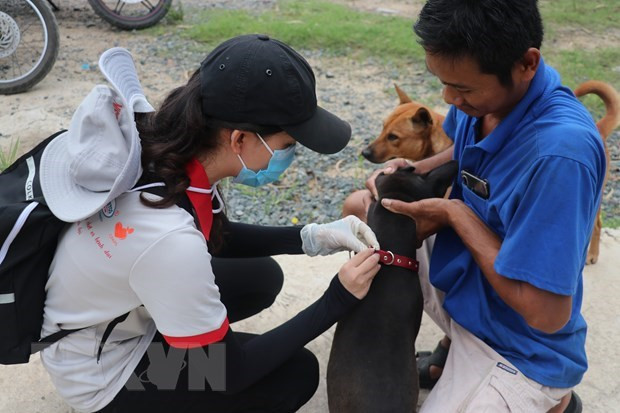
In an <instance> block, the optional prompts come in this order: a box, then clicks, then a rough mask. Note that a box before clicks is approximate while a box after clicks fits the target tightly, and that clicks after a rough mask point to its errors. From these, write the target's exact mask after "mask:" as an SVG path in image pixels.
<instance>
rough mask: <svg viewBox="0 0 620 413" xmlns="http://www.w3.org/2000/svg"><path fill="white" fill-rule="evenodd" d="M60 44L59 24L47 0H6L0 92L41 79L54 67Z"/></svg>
mask: <svg viewBox="0 0 620 413" xmlns="http://www.w3.org/2000/svg"><path fill="white" fill-rule="evenodd" d="M58 46H59V39H58V25H57V23H56V18H55V17H54V13H52V10H51V9H50V7H49V5H48V4H47V2H46V1H45V0H3V1H2V3H1V5H0V94H3V95H10V94H13V93H21V92H24V91H26V90H28V89H30V88H31V87H33V86H34V85H35V84H37V83H38V82H40V81H41V80H42V79H43V78H44V77H45V76H46V75H47V74H48V73H49V71H50V70H52V66H54V62H55V61H56V57H57V56H58Z"/></svg>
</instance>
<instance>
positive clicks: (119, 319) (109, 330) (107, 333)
mask: <svg viewBox="0 0 620 413" xmlns="http://www.w3.org/2000/svg"><path fill="white" fill-rule="evenodd" d="M127 316H129V313H128V312H127V313H125V314H123V315H120V316H118V317H116V318H115V319H114V320H112V321H110V323H109V324H108V326H107V327H106V328H105V331H104V332H103V337H101V343H99V350H98V351H97V364H99V360H100V359H101V352H102V351H103V346H104V345H105V342H106V341H107V340H108V337H110V334H112V330H114V327H116V325H117V324H119V323H122V322H123V321H125V320H126V319H127Z"/></svg>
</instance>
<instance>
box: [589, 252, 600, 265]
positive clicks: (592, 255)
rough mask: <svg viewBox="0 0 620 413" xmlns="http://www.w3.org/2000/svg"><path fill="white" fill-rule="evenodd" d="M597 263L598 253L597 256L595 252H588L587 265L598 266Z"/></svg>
mask: <svg viewBox="0 0 620 413" xmlns="http://www.w3.org/2000/svg"><path fill="white" fill-rule="evenodd" d="M597 261H598V253H597V254H595V253H593V252H588V255H587V256H586V265H591V264H596V262H597Z"/></svg>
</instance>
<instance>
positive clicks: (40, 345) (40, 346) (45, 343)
mask: <svg viewBox="0 0 620 413" xmlns="http://www.w3.org/2000/svg"><path fill="white" fill-rule="evenodd" d="M84 328H85V327H83V328H76V329H73V330H60V331H57V332H55V333H54V334H50V335H49V336H47V337H43V338H42V339H40V340H39V341H37V342H36V343H33V344H32V346H31V347H30V354H35V353H38V352H39V351H41V350H44V349H46V348H48V347H49V346H51V345H52V344H54V343H55V342H57V341H58V340H60V339H61V338H63V337H65V336H68V335H69V334H71V333H74V332H76V331H80V330H82V329H84Z"/></svg>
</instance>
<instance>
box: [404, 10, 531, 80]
mask: <svg viewBox="0 0 620 413" xmlns="http://www.w3.org/2000/svg"><path fill="white" fill-rule="evenodd" d="M413 30H414V31H415V33H416V34H417V35H418V36H419V37H420V39H419V40H418V42H419V43H420V44H421V45H422V47H423V48H424V50H425V51H426V52H427V53H430V54H437V55H439V56H446V57H452V58H461V57H464V56H471V57H473V58H474V59H475V60H476V61H477V62H478V64H479V65H480V70H481V71H482V72H483V73H487V74H494V75H497V77H498V78H499V81H500V83H501V84H502V85H504V86H511V85H512V77H511V69H512V67H513V66H514V64H515V63H516V62H518V61H519V60H520V59H521V58H522V57H523V55H524V54H525V52H526V51H527V49H529V48H530V47H534V48H537V49H540V46H541V44H542V40H543V25H542V19H541V17H540V12H539V10H538V0H428V1H427V2H426V4H425V5H424V7H423V8H422V11H421V12H420V16H419V18H418V21H417V22H416V23H415V24H414V26H413Z"/></svg>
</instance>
